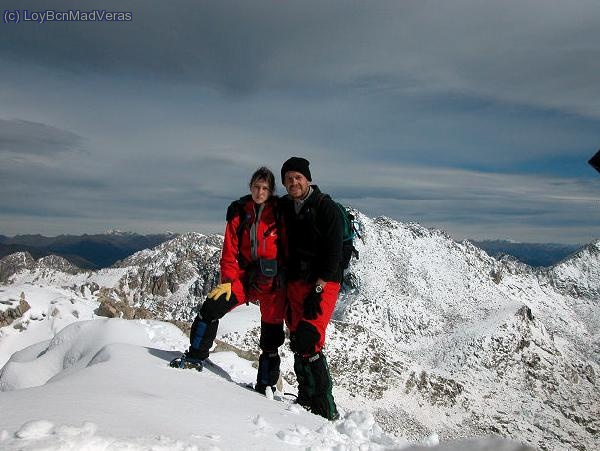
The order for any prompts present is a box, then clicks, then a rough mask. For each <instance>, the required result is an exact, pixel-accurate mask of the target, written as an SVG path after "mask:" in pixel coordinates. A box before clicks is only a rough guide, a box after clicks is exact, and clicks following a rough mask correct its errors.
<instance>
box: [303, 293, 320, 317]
mask: <svg viewBox="0 0 600 451" xmlns="http://www.w3.org/2000/svg"><path fill="white" fill-rule="evenodd" d="M321 313H323V311H322V310H321V293H317V292H316V291H314V290H313V291H311V292H310V294H309V295H308V296H306V298H305V299H304V318H305V319H315V318H316V317H317V316H318V315H320V314H321Z"/></svg>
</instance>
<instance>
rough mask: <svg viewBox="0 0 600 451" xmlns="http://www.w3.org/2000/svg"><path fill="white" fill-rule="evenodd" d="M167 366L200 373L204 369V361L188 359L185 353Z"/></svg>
mask: <svg viewBox="0 0 600 451" xmlns="http://www.w3.org/2000/svg"><path fill="white" fill-rule="evenodd" d="M169 366H170V367H171V368H182V369H188V370H196V371H202V369H203V368H204V360H201V359H196V358H194V357H190V356H188V355H187V353H185V354H183V355H182V356H180V357H177V358H175V359H173V360H171V363H169Z"/></svg>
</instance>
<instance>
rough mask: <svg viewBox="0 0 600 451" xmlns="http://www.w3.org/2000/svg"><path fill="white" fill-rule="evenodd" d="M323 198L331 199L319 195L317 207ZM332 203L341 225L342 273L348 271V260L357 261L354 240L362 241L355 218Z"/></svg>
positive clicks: (341, 207)
mask: <svg viewBox="0 0 600 451" xmlns="http://www.w3.org/2000/svg"><path fill="white" fill-rule="evenodd" d="M325 197H329V198H330V199H331V197H330V196H329V195H327V194H323V193H319V198H318V199H317V207H318V206H319V205H320V204H321V202H322V201H323V199H325ZM331 200H333V199H331ZM333 203H334V204H335V205H336V207H337V209H338V210H339V212H340V215H341V217H342V223H343V231H342V262H341V268H342V271H343V270H345V269H348V266H350V260H351V259H352V257H355V258H356V259H357V260H358V250H357V249H356V247H355V246H354V238H356V237H358V238H360V239H361V240H362V237H361V236H360V233H359V228H360V227H359V224H358V223H357V221H356V218H355V217H354V215H353V214H352V213H351V212H350V210H348V209H347V208H346V207H344V206H343V205H342V204H340V203H339V202H336V201H333Z"/></svg>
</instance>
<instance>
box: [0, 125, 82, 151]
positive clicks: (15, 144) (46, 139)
mask: <svg viewBox="0 0 600 451" xmlns="http://www.w3.org/2000/svg"><path fill="white" fill-rule="evenodd" d="M82 142H83V139H82V137H81V136H79V135H77V134H76V133H72V132H70V131H68V130H62V129H60V128H56V127H52V126H50V125H46V124H41V123H38V122H31V121H25V120H21V119H0V153H11V154H19V155H24V154H29V155H43V156H51V155H53V154H57V153H60V152H66V151H75V150H77V151H78V150H81V149H82Z"/></svg>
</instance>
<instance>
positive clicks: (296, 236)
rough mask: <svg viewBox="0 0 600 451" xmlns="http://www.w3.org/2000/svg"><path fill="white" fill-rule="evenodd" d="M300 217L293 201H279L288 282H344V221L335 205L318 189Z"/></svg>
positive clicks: (305, 203)
mask: <svg viewBox="0 0 600 451" xmlns="http://www.w3.org/2000/svg"><path fill="white" fill-rule="evenodd" d="M312 188H313V192H312V194H311V195H310V196H309V197H308V199H306V201H305V202H304V205H303V206H302V209H301V210H300V212H299V213H298V214H296V212H295V210H294V200H293V199H291V198H290V197H289V196H285V197H283V198H281V199H280V206H281V212H282V213H283V220H284V223H285V229H286V235H287V250H288V262H287V278H288V280H306V281H308V282H316V281H317V279H319V278H321V279H323V280H324V281H326V282H341V281H342V268H341V262H342V236H343V233H344V230H343V227H344V225H343V220H342V216H341V212H340V211H339V209H338V206H337V205H336V204H335V202H334V201H333V200H332V199H331V197H329V196H328V195H326V194H322V193H321V191H320V190H319V188H318V187H317V186H316V185H312Z"/></svg>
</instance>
